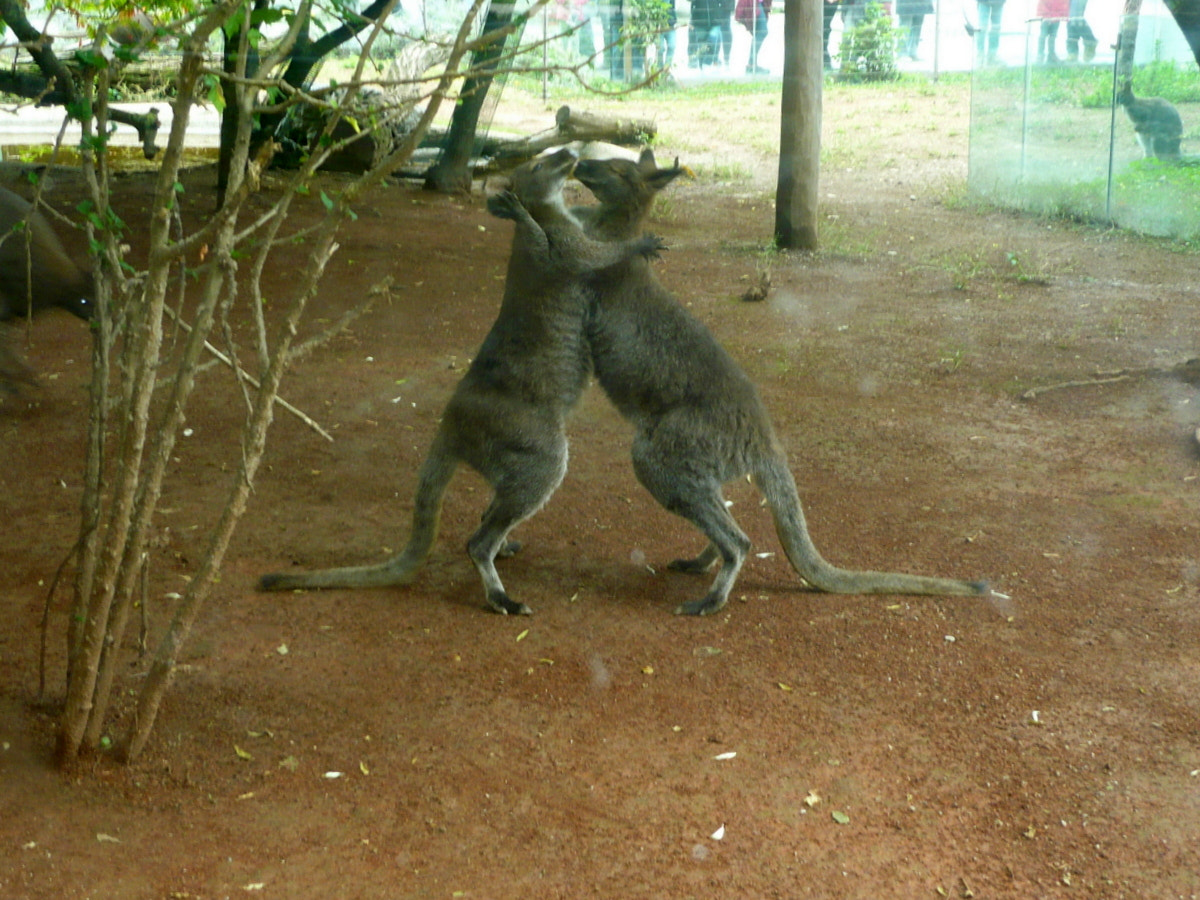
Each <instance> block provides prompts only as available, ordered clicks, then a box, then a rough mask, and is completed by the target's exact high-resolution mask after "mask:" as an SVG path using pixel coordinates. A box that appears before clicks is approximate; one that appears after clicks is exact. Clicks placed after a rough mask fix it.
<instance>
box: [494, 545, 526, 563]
mask: <svg viewBox="0 0 1200 900" xmlns="http://www.w3.org/2000/svg"><path fill="white" fill-rule="evenodd" d="M521 547H522V544H521V542H520V541H505V542H504V543H503V544H501V545H500V549H499V550H497V551H496V557H497V558H498V559H508V558H509V557H510V556H515V555H516V553H517V551H518V550H520V549H521Z"/></svg>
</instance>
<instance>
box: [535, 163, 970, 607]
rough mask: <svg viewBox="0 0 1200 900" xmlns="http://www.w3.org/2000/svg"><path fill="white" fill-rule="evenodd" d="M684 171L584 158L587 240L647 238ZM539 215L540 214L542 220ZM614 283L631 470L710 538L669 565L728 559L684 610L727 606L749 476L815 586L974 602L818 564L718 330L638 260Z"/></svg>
mask: <svg viewBox="0 0 1200 900" xmlns="http://www.w3.org/2000/svg"><path fill="white" fill-rule="evenodd" d="M680 171H681V169H680V168H679V165H678V160H676V164H675V166H674V168H671V169H659V168H658V167H657V164H656V163H655V161H654V155H653V153H651V152H650V151H646V152H644V153H643V154H642V157H641V160H640V161H639V162H637V163H631V162H628V161H626V160H587V161H584V162H581V163H580V164H579V165H578V166H576V169H575V177H576V178H578V179H579V180H580V181H581V182H583V184H584V185H585V186H586V187H587V188H588V189H589V190H590V191H591V192H592V193H593V194H595V196H596V198H597V199H598V200H599V201H600V205H599V206H598V207H596V208H595V210H594V211H593V212H592V213H590V214H588V215H586V216H585V217H584V219H585V223H586V225H587V227H588V230H589V234H592V235H593V236H597V237H603V238H605V239H609V240H619V239H628V237H629V236H630V235H632V234H636V233H638V232H639V231H640V230H641V223H642V220H643V219H644V218H645V216H646V214H647V213H648V212H649V210H650V207H651V205H652V204H653V201H654V196H655V194H656V193H657V192H658V191H659V190H661V189H662V188H663V187H665V186H666V185H667V184H669V183H670V182H671V180H672V179H674V178H675V177H676V176H677V175H678V174H679V172H680ZM534 218H535V219H536V218H537V213H534ZM615 274H617V275H618V278H616V279H612V280H608V281H606V282H605V283H604V284H600V283H599V282H597V283H596V286H595V287H594V290H595V291H596V297H595V302H594V304H593V305H592V307H591V310H590V314H589V316H588V319H587V321H586V325H585V328H586V331H585V333H586V336H587V340H588V344H589V346H590V347H591V351H592V364H593V366H594V368H595V374H596V379H597V380H598V381H599V382H600V386H601V387H602V388H603V389H604V391H605V393H606V394H608V397H609V399H611V400H612V402H613V404H614V405H615V406H616V407H617V409H618V410H619V411H620V412H621V414H622V415H623V416H625V418H627V419H629V420H630V421H631V422H632V423H633V425H634V427H635V435H634V439H633V468H634V472H635V473H636V475H637V477H638V480H639V481H641V483H642V484H643V485H644V486H645V487H646V489H647V490H649V491H650V493H651V494H652V495H653V496H654V498H655V499H656V500H658V502H659V503H661V504H662V505H663V506H664V507H665V508H666V509H668V510H669V511H671V512H673V513H676V514H677V515H680V516H682V517H684V518H685V519H687V520H688V521H690V522H691V523H692V524H693V525H695V526H696V527H697V528H699V529H700V531H701V532H703V533H704V535H705V536H706V537H707V538H708V540H709V546H708V547H707V548H706V549H705V550H704V552H702V553H701V554H700V555H699V556H698V557H696V558H695V559H683V560H676V561H675V562H673V563H671V568H673V569H677V570H682V571H686V572H705V571H707V570H708V569H710V568H711V567H712V566H713V564H714V563H716V562H718V561H720V563H721V569H720V571H719V572H718V574H717V576H716V579H715V580H714V581H713V583H712V586H711V588H710V589H709V591H708V594H707V595H706V596H705V597H703V598H702V599H700V600H695V601H690V602H687V603H684V604H682V605H681V606H680V607H679V608H678V609H677V610H676V612H677V613H684V614H688V615H707V614H710V613H714V612H716V611H717V610H719V609H721V607H723V606H724V605H725V603H726V601H727V600H728V598H729V592H730V590H731V589H732V587H733V584H734V581H735V579H736V578H737V575H738V571H739V569H741V567H742V563H743V562H744V560H745V558H746V554H747V553H748V552H749V549H750V539H749V538H747V537H746V535H745V534H744V533H743V532H742V530H741V529H740V528H739V527H738V525H737V522H735V521H734V518H733V516H732V515H731V514H730V512H729V510H728V509H727V508H726V506H725V501H724V498H723V497H722V494H721V489H722V485H724V484H726V483H727V482H729V481H732V480H733V479H735V478H740V477H741V476H743V475H745V474H747V473H749V474H750V475H752V476H753V478H754V482H755V483H756V484H757V486H758V488H759V490H760V491H761V492H762V493H763V495H764V497H765V498H766V501H767V503H768V504H769V505H770V507H771V511H772V514H773V516H774V519H775V529H776V532H777V533H778V535H779V539H780V541H781V542H782V544H783V547H784V550H785V552H786V554H787V558H788V560H789V561H790V562H791V564H792V567H793V568H794V569H795V570H796V571H797V572H798V573H799V574H800V576H801V578H803V579H804V581H806V582H807V583H808V584H809V585H810V586H812V587H813V588H816V589H817V590H821V591H828V592H831V593H848V594H867V593H875V594H951V595H977V594H983V593H985V592H986V591H987V586H986V585H985V584H983V583H980V582H967V581H954V580H950V579H944V578H929V577H924V576H917V575H903V574H895V573H888V572H866V571H851V570H846V569H840V568H837V567H836V566H833V565H831V564H829V563H828V562H826V561H825V560H824V559H822V558H821V555H820V553H818V551H817V548H816V547H815V546H814V544H813V542H812V540H811V538H810V537H809V534H808V528H807V526H806V524H805V520H804V513H803V511H802V508H801V505H800V498H799V495H798V493H797V491H796V483H795V481H794V480H793V478H792V473H791V471H790V470H789V469H788V465H787V459H786V457H785V454H784V450H783V447H782V446H781V445H780V443H779V441H778V439H777V438H776V436H775V432H774V429H773V428H772V426H771V420H770V417H769V416H768V414H767V411H766V409H765V408H764V406H763V404H762V401H761V400H760V399H759V395H758V391H757V389H756V388H755V386H754V384H753V383H752V382H751V381H750V379H749V378H748V377H747V376H746V374H745V373H744V372H743V371H742V370H741V368H740V367H739V366H738V364H737V363H736V362H734V360H733V358H732V357H730V356H729V354H728V353H727V352H726V351H725V350H724V348H722V347H721V345H720V344H719V343H718V342H717V340H716V338H715V337H713V335H712V333H711V332H710V331H709V330H708V329H707V328H706V327H705V326H704V325H703V324H702V323H701V322H700V321H699V320H698V319H696V318H695V317H694V316H692V315H691V314H690V313H688V312H687V311H686V310H685V309H684V308H683V306H681V305H680V304H679V303H678V302H677V301H676V300H675V298H674V297H673V296H672V295H671V294H670V293H669V292H668V291H667V290H666V289H665V288H664V287H663V286H662V285H661V284H660V283H659V281H658V279H657V278H656V277H655V275H654V273H653V271H652V270H651V268H650V266H649V265H648V264H646V263H645V262H642V261H636V262H634V263H632V264H631V265H629V266H628V267H626V268H625V269H624V270H623V271H622V272H620V273H615Z"/></svg>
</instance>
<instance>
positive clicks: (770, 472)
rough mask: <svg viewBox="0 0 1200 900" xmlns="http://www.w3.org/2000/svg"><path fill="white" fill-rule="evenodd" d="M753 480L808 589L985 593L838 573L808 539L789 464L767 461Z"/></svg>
mask: <svg viewBox="0 0 1200 900" xmlns="http://www.w3.org/2000/svg"><path fill="white" fill-rule="evenodd" d="M754 480H755V482H756V483H757V484H758V488H759V490H761V491H762V492H763V496H764V497H766V500H767V504H768V505H769V506H770V507H771V512H772V514H773V516H774V518H775V532H776V533H777V534H778V535H779V540H780V542H781V543H782V544H783V549H784V553H786V554H787V558H788V561H789V562H790V563H791V564H792V568H794V569H795V570H796V572H797V573H798V574H799V575H800V577H801V578H803V579H804V580H805V581H806V582H808V584H810V585H811V586H812V587H814V588H816V589H817V590H819V591H825V592H826V593H830V594H935V595H937V594H944V595H949V596H976V595H979V594H986V593H987V591H988V586H987V584H986V582H982V581H957V580H954V579H951V578H930V577H927V576H924V575H905V574H901V573H899V572H868V571H855V570H851V569H840V568H838V567H837V566H835V565H832V564H831V563H828V562H826V561H825V560H824V559H823V558H822V557H821V554H820V553H819V552H818V551H817V548H816V546H815V545H814V544H813V542H812V538H811V537H809V534H808V525H807V524H806V523H805V521H804V510H803V509H802V508H801V506H800V495H799V493H798V492H797V490H796V481H795V479H794V478H793V477H792V473H791V470H790V469H788V467H787V462H786V461H785V460H784V459H783V458H782V457H776V458H772V459H768V460H763V461H762V462H761V463H760V464H759V465H758V466H757V467H756V469H755V472H754Z"/></svg>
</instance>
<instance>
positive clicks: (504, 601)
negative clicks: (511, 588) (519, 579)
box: [487, 591, 533, 616]
mask: <svg viewBox="0 0 1200 900" xmlns="http://www.w3.org/2000/svg"><path fill="white" fill-rule="evenodd" d="M487 602H488V606H489V607H491V608H492V609H493V610H495V611H496V612H498V613H500V615H502V616H531V615H533V610H532V609H530V608H529V607H528V606H526V605H525V604H524V603H517V602H516V601H513V600H510V599H508V594H506V593H504V591H494V592H491V593H489V594H488V598H487Z"/></svg>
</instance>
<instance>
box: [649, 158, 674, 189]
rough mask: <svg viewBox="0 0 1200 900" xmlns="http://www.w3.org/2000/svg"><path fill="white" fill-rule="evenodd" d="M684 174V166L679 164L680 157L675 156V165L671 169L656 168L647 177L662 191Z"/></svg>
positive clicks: (655, 187)
mask: <svg viewBox="0 0 1200 900" xmlns="http://www.w3.org/2000/svg"><path fill="white" fill-rule="evenodd" d="M682 174H683V166H681V165H679V157H678V156H677V157H675V165H673V166H672V167H671V168H669V169H655V170H654V171H653V172H652V173H650V176H649V177H648V178H647V179H646V180H647V181H648V182H650V184H652V185H653V186H654V190H656V191H661V190H662V189H663V188H665V187H666V186H667V185H668V184H670V183H671V182H672V181H674V180H675V179H676V178H678V177H679V176H680V175H682Z"/></svg>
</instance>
